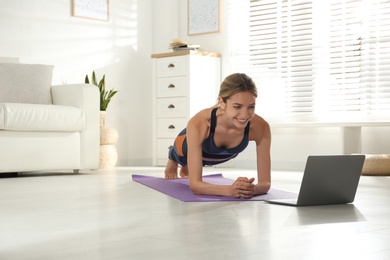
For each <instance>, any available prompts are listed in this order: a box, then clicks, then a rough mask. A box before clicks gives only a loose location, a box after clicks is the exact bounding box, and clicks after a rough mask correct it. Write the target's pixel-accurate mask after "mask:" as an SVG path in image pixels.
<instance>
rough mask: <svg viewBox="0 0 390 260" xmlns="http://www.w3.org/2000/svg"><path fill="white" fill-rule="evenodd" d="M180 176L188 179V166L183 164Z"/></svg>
mask: <svg viewBox="0 0 390 260" xmlns="http://www.w3.org/2000/svg"><path fill="white" fill-rule="evenodd" d="M180 177H182V178H185V179H188V166H182V167H181V168H180Z"/></svg>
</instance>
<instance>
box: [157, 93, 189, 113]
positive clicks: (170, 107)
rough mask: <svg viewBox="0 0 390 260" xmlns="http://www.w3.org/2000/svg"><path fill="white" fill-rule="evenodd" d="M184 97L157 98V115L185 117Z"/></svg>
mask: <svg viewBox="0 0 390 260" xmlns="http://www.w3.org/2000/svg"><path fill="white" fill-rule="evenodd" d="M186 100H187V99H186V98H185V97H179V98H158V99H157V102H156V103H157V106H156V107H157V117H186V116H187V106H186Z"/></svg>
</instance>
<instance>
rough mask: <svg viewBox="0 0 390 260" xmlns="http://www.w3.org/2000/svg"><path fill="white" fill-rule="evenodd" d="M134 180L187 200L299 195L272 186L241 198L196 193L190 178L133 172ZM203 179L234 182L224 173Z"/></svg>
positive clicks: (233, 199)
mask: <svg viewBox="0 0 390 260" xmlns="http://www.w3.org/2000/svg"><path fill="white" fill-rule="evenodd" d="M133 181H136V182H138V183H141V184H143V185H145V186H148V187H150V188H152V189H155V190H157V191H159V192H162V193H164V194H166V195H168V196H171V197H173V198H175V199H178V200H181V201H185V202H207V201H262V200H270V199H290V198H296V197H297V194H294V193H291V192H286V191H282V190H277V189H273V188H271V189H270V190H269V191H268V193H267V194H264V195H260V196H255V197H253V198H250V199H239V198H233V197H224V196H208V195H196V194H194V193H192V191H191V190H190V187H189V180H188V179H182V178H180V179H172V180H168V179H165V178H158V177H152V176H145V175H136V174H133ZM203 181H205V182H208V183H212V184H219V185H230V184H232V183H233V182H234V180H231V179H227V178H224V177H223V176H222V174H213V175H205V176H203Z"/></svg>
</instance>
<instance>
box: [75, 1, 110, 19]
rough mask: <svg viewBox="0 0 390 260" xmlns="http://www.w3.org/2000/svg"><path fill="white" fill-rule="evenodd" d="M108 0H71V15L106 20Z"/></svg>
mask: <svg viewBox="0 0 390 260" xmlns="http://www.w3.org/2000/svg"><path fill="white" fill-rule="evenodd" d="M108 1H109V0H72V15H73V16H75V17H80V18H88V19H94V20H101V21H108Z"/></svg>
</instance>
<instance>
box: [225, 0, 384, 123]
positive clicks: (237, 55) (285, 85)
mask: <svg viewBox="0 0 390 260" xmlns="http://www.w3.org/2000/svg"><path fill="white" fill-rule="evenodd" d="M229 7H230V8H229V13H228V16H229V21H230V22H229V31H228V34H229V55H228V56H229V69H230V70H231V71H232V72H236V71H244V72H247V73H248V74H249V75H250V76H251V77H252V78H253V79H254V80H255V82H256V84H257V85H258V88H259V93H260V96H259V100H260V101H258V104H259V105H260V109H261V113H262V114H265V115H267V116H272V115H278V116H280V115H282V116H286V115H299V114H307V113H309V114H314V115H319V116H321V115H326V116H328V115H329V114H331V113H335V112H337V113H339V112H351V111H352V112H359V113H364V114H376V113H378V112H384V111H390V54H389V53H390V52H389V51H390V2H389V1H384V0H382V1H381V0H370V1H363V0H344V1H340V0H338V1H334V0H332V1H313V0H261V1H255V0H252V1H239V0H238V1H234V0H230V5H229ZM233 21H234V22H233Z"/></svg>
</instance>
